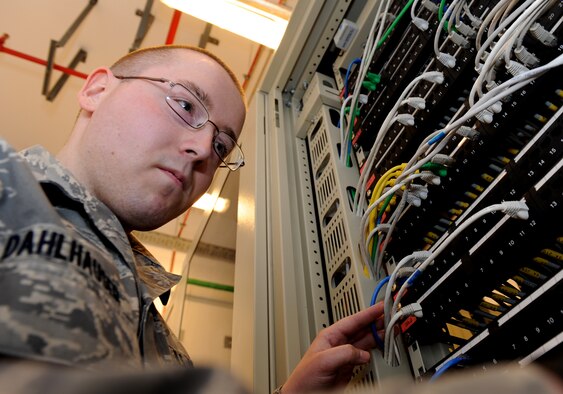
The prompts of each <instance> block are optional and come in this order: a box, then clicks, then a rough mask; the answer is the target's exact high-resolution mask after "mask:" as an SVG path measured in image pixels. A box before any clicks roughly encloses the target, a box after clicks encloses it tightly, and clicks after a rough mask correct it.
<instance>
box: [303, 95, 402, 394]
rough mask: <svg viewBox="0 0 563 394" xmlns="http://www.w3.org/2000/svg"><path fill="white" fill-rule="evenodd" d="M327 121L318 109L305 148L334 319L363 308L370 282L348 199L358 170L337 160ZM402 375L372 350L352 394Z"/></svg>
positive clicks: (335, 138) (335, 137) (334, 135)
mask: <svg viewBox="0 0 563 394" xmlns="http://www.w3.org/2000/svg"><path fill="white" fill-rule="evenodd" d="M331 111H334V112H332V114H331ZM333 119H338V116H337V112H336V110H334V109H331V108H330V107H327V106H322V107H321V110H320V111H319V113H318V114H317V116H316V117H315V121H314V123H313V124H312V125H311V128H310V129H309V131H308V133H307V146H308V148H309V157H310V160H311V173H312V177H313V187H314V191H315V196H316V203H317V206H316V210H317V214H318V220H319V222H320V225H319V227H320V240H321V243H322V251H323V256H322V257H323V264H324V265H325V270H326V273H327V277H328V278H327V279H328V280H327V281H328V293H329V295H330V302H331V309H332V316H333V318H334V320H340V319H342V318H344V317H346V316H349V315H352V314H354V313H356V312H358V311H360V310H361V309H364V308H366V307H368V306H369V303H370V299H371V293H372V292H373V289H374V287H375V281H374V280H373V279H371V278H370V277H369V273H368V270H367V269H366V268H365V267H364V265H363V263H362V260H361V258H360V256H359V251H358V241H359V236H360V219H361V218H360V217H358V216H356V215H355V214H353V213H352V211H351V205H350V197H349V196H348V193H349V192H350V191H351V190H353V189H355V187H356V184H357V181H358V176H359V171H358V169H357V167H356V164H355V163H353V164H352V167H346V166H345V165H344V164H343V163H342V162H340V160H339V158H338V151H339V148H338V144H339V142H340V141H339V138H340V131H339V129H338V128H337V127H336V125H335V124H334V123H333ZM406 373H408V366H406V365H404V366H403V367H401V368H392V367H389V366H387V365H386V364H385V363H384V361H383V360H382V358H381V354H380V353H379V351H374V352H373V355H372V362H371V364H370V365H369V366H366V367H362V368H357V369H356V370H355V371H354V377H353V379H352V381H353V383H354V387H355V388H354V390H355V389H359V388H362V387H368V386H373V385H374V384H375V383H376V382H377V381H378V380H379V378H381V377H383V376H389V375H404V374H406Z"/></svg>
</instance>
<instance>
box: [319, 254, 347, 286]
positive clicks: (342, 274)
mask: <svg viewBox="0 0 563 394" xmlns="http://www.w3.org/2000/svg"><path fill="white" fill-rule="evenodd" d="M350 266H351V260H350V257H346V258H345V259H344V261H343V262H342V263H341V264H340V266H339V267H338V268H337V269H336V271H335V272H334V274H332V278H331V285H332V288H333V289H334V288H336V287H338V285H339V284H340V283H341V282H342V281H343V280H344V279H345V278H346V275H347V274H348V272H350ZM319 287H320V285H319Z"/></svg>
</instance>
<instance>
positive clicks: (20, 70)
mask: <svg viewBox="0 0 563 394" xmlns="http://www.w3.org/2000/svg"><path fill="white" fill-rule="evenodd" d="M89 3H90V1H89V0H49V1H45V0H26V1H5V2H3V4H2V7H1V12H0V36H2V35H4V34H7V35H9V37H8V38H7V39H6V40H5V42H4V47H6V48H9V49H12V50H15V51H18V52H21V53H24V54H27V55H31V56H33V57H36V58H40V59H47V57H48V52H49V46H50V41H51V40H58V41H60V40H61V39H62V38H63V36H64V35H65V33H66V32H67V31H68V30H69V28H70V27H71V25H72V24H73V23H74V22H75V21H76V20H77V18H78V17H79V15H80V14H81V13H83V11H84V10H85V9H86V8H87V6H88V4H89ZM94 3H96V4H95V5H94V6H93V7H92V8H91V10H90V11H89V12H88V14H87V15H86V17H85V18H84V20H83V21H82V22H81V23H80V25H79V26H78V28H77V29H76V30H75V31H74V33H73V34H72V35H71V36H70V38H69V39H68V41H67V42H66V44H65V45H64V46H63V47H61V48H58V49H57V50H56V52H55V56H54V62H55V63H56V64H59V65H62V66H67V65H69V64H70V62H71V61H72V59H73V58H74V56H75V55H76V54H77V53H78V51H79V50H80V49H83V50H84V51H86V52H87V55H86V60H85V61H84V62H81V63H79V64H78V65H77V66H76V69H77V70H78V71H80V72H82V73H85V74H87V73H88V72H89V71H90V70H92V69H94V68H95V67H98V66H101V65H109V64H111V63H113V62H114V61H115V60H116V59H117V58H119V57H121V56H122V55H124V54H125V53H127V52H128V51H129V49H130V48H131V47H132V45H133V44H134V41H135V37H136V35H137V31H138V30H139V26H140V24H141V22H142V20H143V19H142V17H141V16H140V15H142V13H143V10H144V9H145V8H146V7H147V6H149V5H150V6H151V7H150V14H151V15H152V16H153V17H154V19H153V21H152V23H151V24H150V28H149V29H148V31H147V32H146V36H145V37H144V39H143V40H142V44H141V46H142V47H144V46H151V45H159V44H164V43H165V42H166V39H167V36H168V33H169V29H170V24H171V21H172V17H173V15H174V11H173V10H172V9H170V8H168V7H167V6H165V5H164V4H162V3H161V2H160V1H158V0H157V1H154V2H153V1H152V0H148V1H145V0H119V1H115V0H98V1H97V2H94ZM206 28H207V31H206ZM210 28H211V30H209V29H210ZM206 33H209V35H210V36H211V38H213V39H215V40H216V42H217V44H211V43H208V44H207V46H206V48H207V49H208V50H210V51H212V52H214V53H215V54H217V55H218V56H220V57H221V58H223V59H224V60H225V61H226V62H227V63H228V64H229V65H230V66H231V67H232V69H233V71H234V72H235V74H236V75H237V76H238V77H239V79H240V80H241V81H243V80H244V78H245V77H247V76H248V75H247V74H249V71H251V74H252V75H250V77H249V80H248V86H247V89H248V90H247V94H249V95H252V91H254V89H255V87H256V84H257V83H258V81H259V79H260V76H261V73H262V72H263V70H264V68H265V67H266V65H267V63H268V61H269V59H270V57H271V54H272V53H271V51H270V50H268V49H266V48H264V49H263V50H262V51H261V52H260V53H261V54H260V57H257V63H256V65H255V66H254V67H251V66H252V64H253V60H254V59H255V56H256V54H257V52H258V50H259V45H258V44H255V43H253V42H251V41H249V40H246V39H244V38H242V37H239V36H236V35H234V34H231V33H229V32H227V31H224V30H221V29H219V28H216V27H211V26H210V25H207V24H206V23H205V22H203V21H201V20H198V19H195V18H192V17H190V16H188V15H182V16H181V18H180V23H179V26H178V30H177V32H176V35H175V40H174V43H182V44H189V45H198V44H199V43H200V39H201V38H202V35H204V34H206ZM45 70H46V67H44V66H42V65H39V64H36V63H33V62H30V61H26V60H23V59H20V58H18V57H15V56H11V55H9V54H7V53H3V52H0V86H1V89H0V108H1V112H0V115H1V116H0V130H1V131H0V133H1V134H0V135H1V136H2V137H3V138H5V139H7V140H8V142H9V143H10V144H11V145H12V146H13V147H14V148H15V149H17V150H20V149H23V148H25V147H28V146H31V145H35V144H40V145H43V146H44V147H45V148H47V149H48V150H49V151H51V152H52V153H55V154H56V153H57V152H58V150H59V149H60V148H61V147H62V145H63V143H64V142H65V140H66V139H67V138H68V136H69V133H70V131H71V129H72V125H73V122H74V120H75V118H76V115H77V113H78V106H77V104H76V100H75V97H76V94H77V92H78V90H79V89H80V87H81V85H82V82H83V79H81V78H79V77H75V76H71V77H70V78H69V79H68V81H67V82H66V83H65V85H64V86H63V87H62V89H61V90H60V92H59V93H58V95H57V96H56V97H55V98H54V100H53V101H48V100H46V98H45V96H43V95H42V87H43V83H44V77H45ZM61 75H62V73H61V72H59V71H56V70H55V71H53V72H52V76H51V79H50V87H52V86H53V85H54V84H55V83H56V82H57V80H58V79H59V77H60V76H61ZM237 191H238V177H237V176H231V177H230V178H229V179H228V180H227V182H226V184H225V187H224V189H223V192H222V195H224V196H226V197H227V198H230V199H231V200H232V202H231V205H230V208H229V210H227V212H225V213H223V214H214V215H213V216H212V218H211V220H210V222H209V224H208V230H207V231H206V232H205V234H204V237H203V242H205V243H210V244H213V245H217V247H219V248H225V249H227V250H228V249H234V247H235V242H236V205H237V204H236V197H237ZM192 211H193V212H192V213H191V214H190V221H192V223H193V221H197V220H200V218H201V216H202V214H201V212H197V211H196V210H192ZM181 220H183V219H182V218H179V219H177V220H175V221H173V222H171V223H170V224H168V225H166V226H164V227H163V228H161V229H159V230H157V231H158V232H159V233H163V234H165V235H169V236H177V234H178V231H179V228H180V227H179V226H180V223H179V221H181ZM190 227H191V228H195V227H197V226H190ZM226 229H231V230H226ZM182 236H183V237H184V238H186V239H190V237H191V236H193V234H192V233H190V231H186V232H185V233H184V234H183V235H182Z"/></svg>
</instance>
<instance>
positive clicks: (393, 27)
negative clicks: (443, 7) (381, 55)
mask: <svg viewBox="0 0 563 394" xmlns="http://www.w3.org/2000/svg"><path fill="white" fill-rule="evenodd" d="M444 1H445V0H444ZM412 3H414V0H409V1H408V2H407V4H405V6H404V7H403V9H402V10H401V12H399V15H397V17H396V18H395V20H394V21H393V23H391V25H390V26H389V27H388V28H387V30H386V31H385V33H384V34H383V36H382V37H381V39H380V40H379V42H378V43H377V46H376V49H378V48H379V47H381V45H383V42H384V41H385V40H386V39H387V38H388V37H389V35H390V34H391V32H392V31H393V30H394V29H395V27H396V26H397V24H398V23H399V22H400V21H401V18H402V17H403V15H405V13H406V12H407V11H408V10H409V8H410V6H411V5H412ZM374 90H375V89H374ZM354 112H355V111H353V112H352V119H351V122H350V142H351V141H352V135H353V133H354V118H355V116H354ZM347 150H348V147H346V151H347ZM351 153H352V149H350V152H349V153H347V156H346V166H347V167H351V166H352V161H351V157H350V155H351Z"/></svg>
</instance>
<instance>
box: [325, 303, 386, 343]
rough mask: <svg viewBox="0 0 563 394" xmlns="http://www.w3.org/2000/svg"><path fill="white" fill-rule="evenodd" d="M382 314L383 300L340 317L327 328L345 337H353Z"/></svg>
mask: <svg viewBox="0 0 563 394" xmlns="http://www.w3.org/2000/svg"><path fill="white" fill-rule="evenodd" d="M382 315H383V302H378V303H377V304H375V305H373V306H371V307H369V308H366V309H364V310H362V311H360V312H357V313H355V314H353V315H350V316H347V317H345V318H344V319H341V320H339V321H337V322H336V323H334V324H333V325H332V326H330V327H329V330H331V331H334V332H335V333H336V332H338V333H340V334H342V335H344V336H346V337H354V336H356V334H357V333H358V332H359V331H361V330H362V329H363V328H365V327H366V326H368V325H369V324H371V323H373V322H376V321H377V320H378V318H379V317H381V316H382Z"/></svg>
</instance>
